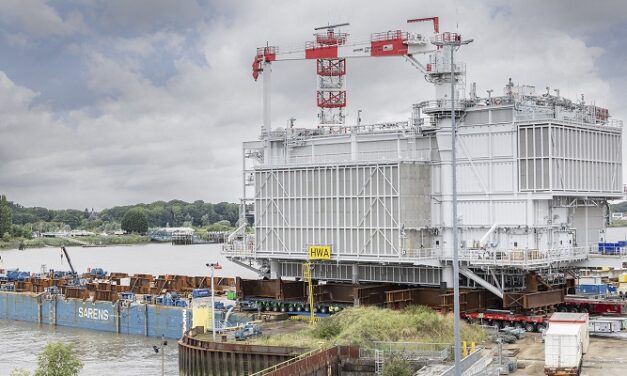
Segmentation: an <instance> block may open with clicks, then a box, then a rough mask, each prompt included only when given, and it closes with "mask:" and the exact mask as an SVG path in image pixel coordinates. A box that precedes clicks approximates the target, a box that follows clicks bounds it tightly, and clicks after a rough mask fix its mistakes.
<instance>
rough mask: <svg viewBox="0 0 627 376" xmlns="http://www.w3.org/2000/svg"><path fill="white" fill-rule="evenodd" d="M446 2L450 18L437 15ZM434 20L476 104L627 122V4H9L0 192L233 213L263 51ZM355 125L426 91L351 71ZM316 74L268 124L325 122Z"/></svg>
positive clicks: (47, 200) (288, 96)
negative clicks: (483, 100) (570, 107)
mask: <svg viewBox="0 0 627 376" xmlns="http://www.w3.org/2000/svg"><path fill="white" fill-rule="evenodd" d="M440 3H442V4H440ZM434 15H437V16H440V18H441V24H442V27H441V28H442V30H445V31H446V30H448V31H458V32H460V33H462V34H463V35H464V36H465V37H467V38H474V40H475V42H474V43H473V44H471V45H470V46H468V47H465V48H464V50H463V51H461V52H460V58H461V59H462V60H464V61H465V62H466V63H467V69H468V77H467V82H472V81H476V82H477V86H478V92H479V93H480V94H484V93H485V90H487V89H494V90H495V92H501V91H502V87H503V85H504V84H505V83H506V82H507V79H508V78H509V77H512V79H513V80H514V82H516V83H521V84H522V83H526V84H531V85H535V86H536V87H537V88H538V89H539V91H543V90H544V87H546V86H547V85H549V86H551V87H552V88H559V89H560V90H561V93H562V94H563V95H566V96H569V97H571V98H575V96H579V95H580V94H581V93H584V94H585V98H586V100H588V101H595V102H596V103H597V105H601V106H605V107H608V108H609V109H610V113H611V114H612V115H614V116H615V117H616V118H620V119H627V109H626V108H625V107H626V104H627V64H626V61H627V42H626V41H627V3H625V2H622V1H602V2H596V3H595V2H590V1H578V2H575V1H566V0H565V1H539V0H538V1H512V2H510V1H496V0H494V1H492V0H483V1H461V0H460V1H446V2H439V1H417V0H407V1H385V2H383V1H377V2H374V1H367V2H366V1H359V0H351V1H340V0H336V1H334V2H330V1H321V0H318V1H315V2H314V1H294V0H285V1H209V0H198V1H191V0H190V1H188V0H108V1H105V0H102V1H98V0H66V1H45V0H1V1H0V193H5V194H7V196H8V198H9V199H10V200H12V201H17V202H19V203H21V204H24V205H27V206H47V207H50V208H79V209H82V208H85V207H90V208H91V207H94V208H97V209H101V208H104V207H108V206H112V205H121V204H129V203H137V202H150V201H154V200H170V199H174V198H178V199H184V200H197V199H202V200H205V201H223V200H226V201H236V200H237V199H238V198H239V196H240V193H241V192H240V186H239V182H240V180H239V179H240V174H241V171H240V170H241V160H240V154H241V142H242V141H244V140H249V139H254V138H256V136H257V134H258V132H259V127H260V123H261V89H262V88H261V84H260V82H259V83H255V82H254V81H253V79H252V78H251V63H252V58H253V55H254V51H255V48H256V47H258V46H263V45H265V44H266V42H269V43H270V44H271V45H278V46H280V47H281V48H290V47H299V46H302V45H303V43H304V42H305V41H307V40H310V39H311V37H312V33H313V28H314V27H315V26H319V25H325V24H327V23H328V22H331V23H338V22H350V23H351V25H350V27H348V28H347V29H346V31H348V32H349V33H350V34H351V37H350V38H352V39H353V40H355V41H356V40H366V39H367V38H368V37H369V35H370V33H372V32H378V31H386V30H395V29H403V30H408V31H419V32H425V33H429V27H428V26H427V25H421V26H417V25H410V26H408V25H407V24H406V23H405V21H406V19H408V18H416V17H427V16H434ZM348 64H349V65H348V72H349V75H348V80H347V82H348V90H349V92H348V98H349V107H348V119H347V122H348V123H353V122H354V121H355V118H356V111H357V109H363V114H362V117H363V120H364V122H378V121H402V120H406V119H407V118H408V117H409V112H410V108H411V104H412V103H415V102H419V101H422V100H426V99H431V98H432V95H433V94H432V92H433V89H432V87H431V86H430V85H429V84H427V83H426V82H425V81H424V80H423V79H422V78H421V75H420V74H419V72H418V71H417V70H415V69H414V68H413V67H411V66H410V65H409V64H408V63H407V62H405V61H403V60H402V59H396V58H385V59H363V60H352V61H349V62H348ZM314 87H315V75H314V63H313V62H311V61H309V62H307V61H302V62H286V63H280V64H275V67H274V74H273V97H272V100H273V114H272V115H273V123H274V125H275V126H284V125H285V124H286V122H287V119H288V118H290V117H291V116H294V117H295V118H296V119H297V120H296V126H299V127H310V126H313V125H314V123H315V121H316V117H315V115H316V108H315V96H314Z"/></svg>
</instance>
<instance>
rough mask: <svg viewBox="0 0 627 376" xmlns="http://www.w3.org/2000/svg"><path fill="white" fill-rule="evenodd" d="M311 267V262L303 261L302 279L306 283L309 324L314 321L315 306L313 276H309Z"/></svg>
mask: <svg viewBox="0 0 627 376" xmlns="http://www.w3.org/2000/svg"><path fill="white" fill-rule="evenodd" d="M312 267H313V264H312V263H310V262H305V263H303V279H304V280H305V282H306V283H307V300H308V302H309V325H313V323H314V322H315V321H316V318H315V316H314V313H315V312H314V311H315V309H316V307H315V306H314V294H313V278H312V277H311V268H312Z"/></svg>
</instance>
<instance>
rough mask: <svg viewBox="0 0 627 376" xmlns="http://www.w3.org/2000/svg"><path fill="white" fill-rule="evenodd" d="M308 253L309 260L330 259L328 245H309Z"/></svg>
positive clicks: (329, 247)
mask: <svg viewBox="0 0 627 376" xmlns="http://www.w3.org/2000/svg"><path fill="white" fill-rule="evenodd" d="M308 253H309V259H310V260H331V246H330V245H310V246H309V252H308Z"/></svg>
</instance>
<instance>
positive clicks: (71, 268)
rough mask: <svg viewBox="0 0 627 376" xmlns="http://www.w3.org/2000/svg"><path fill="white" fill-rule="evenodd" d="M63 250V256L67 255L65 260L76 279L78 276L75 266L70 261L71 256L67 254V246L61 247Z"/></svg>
mask: <svg viewBox="0 0 627 376" xmlns="http://www.w3.org/2000/svg"><path fill="white" fill-rule="evenodd" d="M61 250H62V251H63V254H65V259H66V260H67V263H68V265H69V266H70V270H71V271H72V274H73V275H74V276H75V277H76V276H77V274H76V270H74V266H72V260H70V255H69V254H68V253H67V250H66V249H65V246H61Z"/></svg>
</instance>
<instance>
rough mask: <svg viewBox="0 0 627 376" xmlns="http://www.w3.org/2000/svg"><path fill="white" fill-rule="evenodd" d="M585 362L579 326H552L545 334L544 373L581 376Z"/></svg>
mask: <svg viewBox="0 0 627 376" xmlns="http://www.w3.org/2000/svg"><path fill="white" fill-rule="evenodd" d="M582 360H583V341H582V338H581V328H580V327H579V326H577V325H552V326H550V327H549V329H548V330H547V331H546V333H545V342H544V373H545V374H546V375H579V373H580V372H581V363H582Z"/></svg>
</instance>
